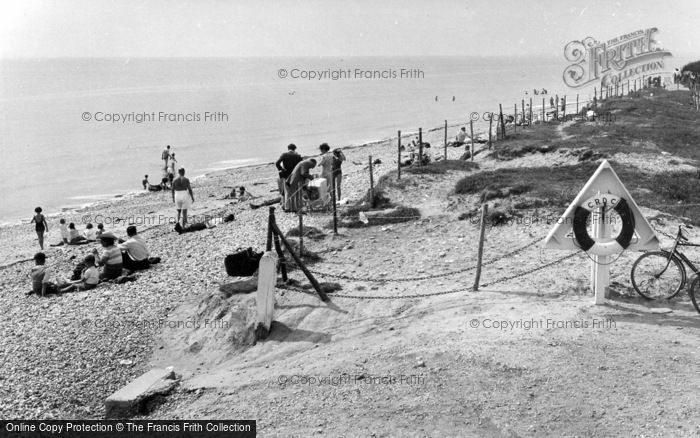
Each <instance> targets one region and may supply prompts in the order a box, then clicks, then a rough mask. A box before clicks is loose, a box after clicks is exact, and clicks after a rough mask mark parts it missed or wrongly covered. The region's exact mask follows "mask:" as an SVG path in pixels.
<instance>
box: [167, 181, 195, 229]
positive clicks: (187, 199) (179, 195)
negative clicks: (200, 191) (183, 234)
mask: <svg viewBox="0 0 700 438" xmlns="http://www.w3.org/2000/svg"><path fill="white" fill-rule="evenodd" d="M178 174H179V176H178V177H177V178H175V179H174V180H173V184H172V189H171V193H172V195H173V203H175V208H176V209H177V223H180V214H182V226H183V227H184V226H186V225H187V210H188V209H189V208H190V206H191V205H192V203H194V193H192V186H191V185H190V180H189V179H187V178H185V169H183V168H180V170H178Z"/></svg>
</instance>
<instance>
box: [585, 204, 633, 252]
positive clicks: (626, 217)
mask: <svg viewBox="0 0 700 438" xmlns="http://www.w3.org/2000/svg"><path fill="white" fill-rule="evenodd" d="M608 206H610V207H612V209H613V210H615V211H616V212H617V214H618V215H619V216H620V219H621V220H622V231H620V234H619V235H618V236H617V237H616V238H615V239H614V240H612V241H610V242H599V241H597V240H595V239H593V238H592V237H591V236H590V235H589V234H588V228H587V227H586V223H587V222H588V217H589V216H590V215H591V211H593V210H594V209H597V208H603V209H608V208H609V207H608ZM573 231H574V237H575V238H576V242H578V245H579V246H580V247H581V249H582V250H584V251H586V252H588V253H590V254H594V255H599V256H606V255H612V254H617V253H620V252H622V251H623V250H624V249H625V248H627V247H628V246H629V244H630V242H631V241H632V237H633V236H634V215H633V214H632V210H630V207H629V205H628V204H627V201H626V200H625V199H624V198H620V197H619V196H615V195H611V194H598V195H596V196H594V197H592V198H590V199H588V200H586V201H584V203H583V204H581V205H580V206H578V207H576V211H575V213H574V226H573Z"/></svg>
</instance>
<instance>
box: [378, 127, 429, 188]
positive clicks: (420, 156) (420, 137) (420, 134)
mask: <svg viewBox="0 0 700 438" xmlns="http://www.w3.org/2000/svg"><path fill="white" fill-rule="evenodd" d="M418 165H419V166H422V165H423V128H418ZM371 168H372V167H371V164H370V169H371ZM370 178H371V177H370Z"/></svg>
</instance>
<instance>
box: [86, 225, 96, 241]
mask: <svg viewBox="0 0 700 438" xmlns="http://www.w3.org/2000/svg"><path fill="white" fill-rule="evenodd" d="M83 237H84V238H85V240H87V241H88V242H94V241H96V240H97V230H95V229H94V228H93V226H92V224H87V225H86V226H85V231H83Z"/></svg>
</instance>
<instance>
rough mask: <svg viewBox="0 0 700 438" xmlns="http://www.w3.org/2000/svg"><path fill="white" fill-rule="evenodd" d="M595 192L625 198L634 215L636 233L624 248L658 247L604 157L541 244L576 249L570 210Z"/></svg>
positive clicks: (648, 227)
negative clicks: (572, 234) (572, 235)
mask: <svg viewBox="0 0 700 438" xmlns="http://www.w3.org/2000/svg"><path fill="white" fill-rule="evenodd" d="M599 193H606V194H611V195H615V196H618V197H620V198H624V199H625V200H626V201H627V205H628V206H629V208H630V210H631V212H632V214H633V215H634V229H635V236H636V237H638V238H637V239H633V240H632V243H630V245H629V246H628V247H627V249H629V250H649V249H658V248H659V239H658V237H656V233H654V230H653V228H651V225H649V222H647V220H646V218H645V217H644V215H642V213H641V212H640V211H639V207H638V206H637V203H636V202H634V199H632V195H630V193H629V192H628V191H627V189H626V188H625V186H624V185H623V184H622V181H620V178H619V177H618V176H617V174H616V173H615V171H614V170H613V168H612V167H611V166H610V163H608V160H604V161H603V162H602V163H600V166H598V169H596V171H595V173H593V176H591V178H590V179H589V180H588V182H587V183H586V185H585V186H583V188H582V189H581V191H580V192H579V193H578V195H576V198H574V200H573V202H572V203H571V204H570V205H569V207H568V208H567V209H566V211H565V212H564V214H563V215H562V216H561V218H560V219H559V221H557V224H556V225H555V226H554V228H552V230H551V231H550V232H549V234H548V235H547V238H546V239H545V241H544V247H545V248H549V249H569V250H571V249H579V247H578V246H577V245H576V242H575V240H574V239H573V238H572V237H571V234H570V233H571V231H572V228H573V224H574V212H575V211H576V207H578V206H580V205H581V203H582V202H584V201H585V200H587V199H589V198H592V197H593V196H595V195H596V194H599ZM567 234H568V237H567Z"/></svg>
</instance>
